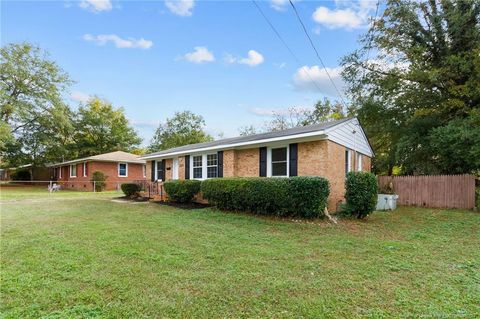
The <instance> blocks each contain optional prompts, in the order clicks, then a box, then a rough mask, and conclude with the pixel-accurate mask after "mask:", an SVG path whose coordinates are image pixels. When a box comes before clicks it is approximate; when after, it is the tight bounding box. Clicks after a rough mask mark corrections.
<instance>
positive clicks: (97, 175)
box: [92, 171, 107, 192]
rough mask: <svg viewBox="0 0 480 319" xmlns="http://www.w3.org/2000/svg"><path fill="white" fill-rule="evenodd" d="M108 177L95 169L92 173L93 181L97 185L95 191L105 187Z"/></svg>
mask: <svg viewBox="0 0 480 319" xmlns="http://www.w3.org/2000/svg"><path fill="white" fill-rule="evenodd" d="M106 179H107V176H105V174H103V172H99V171H95V172H93V174H92V183H93V182H95V183H93V184H94V185H95V191H96V192H101V191H102V190H104V189H105V186H106V183H105V180H106Z"/></svg>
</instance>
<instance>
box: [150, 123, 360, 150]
mask: <svg viewBox="0 0 480 319" xmlns="http://www.w3.org/2000/svg"><path fill="white" fill-rule="evenodd" d="M351 119H352V118H344V119H341V120H336V121H330V122H323V123H319V124H313V125H308V126H300V127H294V128H291V129H286V130H282V131H275V132H268V133H262V134H255V135H248V136H239V137H232V138H225V139H221V140H216V141H212V142H205V143H197V144H189V145H184V146H180V147H175V148H170V149H167V150H163V151H160V152H155V153H150V154H145V155H143V156H141V158H149V157H155V156H162V155H167V154H170V153H176V152H188V151H195V150H197V149H202V148H206V147H216V146H222V145H230V144H237V143H247V142H253V141H257V140H258V141H261V140H265V139H270V138H276V137H285V136H291V137H292V138H295V135H298V134H304V133H310V132H315V131H323V130H325V129H328V128H330V127H333V126H336V125H338V124H341V123H343V122H346V121H348V120H351Z"/></svg>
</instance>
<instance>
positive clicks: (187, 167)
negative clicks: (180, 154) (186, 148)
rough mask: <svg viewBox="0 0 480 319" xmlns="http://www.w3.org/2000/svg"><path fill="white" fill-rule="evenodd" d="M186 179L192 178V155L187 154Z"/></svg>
mask: <svg viewBox="0 0 480 319" xmlns="http://www.w3.org/2000/svg"><path fill="white" fill-rule="evenodd" d="M185 179H190V155H185Z"/></svg>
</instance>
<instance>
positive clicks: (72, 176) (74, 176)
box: [70, 164, 78, 178]
mask: <svg viewBox="0 0 480 319" xmlns="http://www.w3.org/2000/svg"><path fill="white" fill-rule="evenodd" d="M73 166H75V175H72V172H73V170H72V167H73ZM77 173H78V172H77V164H70V178H77V175H78V174H77Z"/></svg>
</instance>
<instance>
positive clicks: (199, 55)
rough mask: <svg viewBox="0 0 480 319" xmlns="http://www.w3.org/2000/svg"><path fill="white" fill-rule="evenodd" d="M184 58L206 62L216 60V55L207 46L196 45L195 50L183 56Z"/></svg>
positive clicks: (190, 60) (193, 61)
mask: <svg viewBox="0 0 480 319" xmlns="http://www.w3.org/2000/svg"><path fill="white" fill-rule="evenodd" d="M183 59H185V60H187V61H188V62H192V63H198V64H200V63H205V62H213V61H215V56H214V55H213V53H212V52H210V51H208V49H207V47H194V51H193V52H189V53H187V54H185V55H184V56H183Z"/></svg>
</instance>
